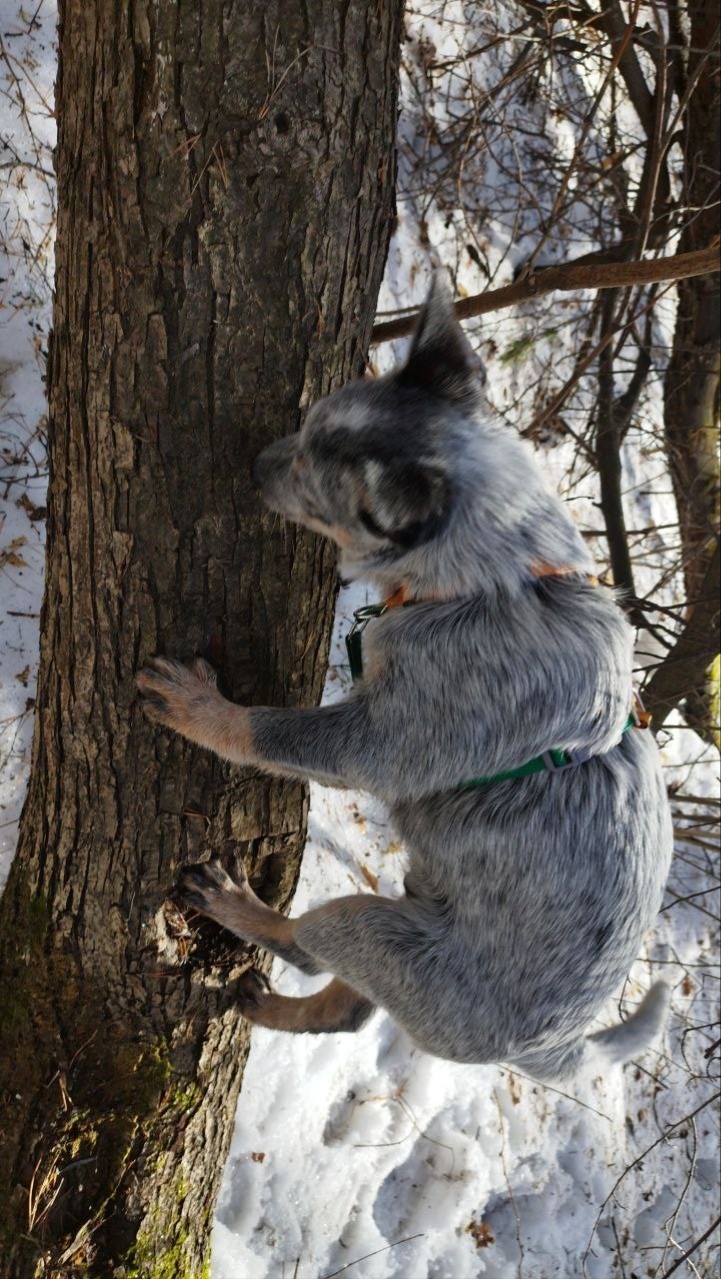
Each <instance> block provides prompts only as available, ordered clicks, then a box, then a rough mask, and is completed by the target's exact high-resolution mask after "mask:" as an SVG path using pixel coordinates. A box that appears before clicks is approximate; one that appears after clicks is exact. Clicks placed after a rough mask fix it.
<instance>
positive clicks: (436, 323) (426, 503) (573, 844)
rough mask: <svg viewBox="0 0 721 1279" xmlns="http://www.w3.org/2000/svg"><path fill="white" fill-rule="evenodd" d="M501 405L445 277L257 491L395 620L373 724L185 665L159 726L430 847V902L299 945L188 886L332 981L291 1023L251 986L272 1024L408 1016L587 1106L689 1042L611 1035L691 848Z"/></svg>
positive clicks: (164, 700) (549, 504) (366, 692)
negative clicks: (249, 689) (491, 404)
mask: <svg viewBox="0 0 721 1279" xmlns="http://www.w3.org/2000/svg"><path fill="white" fill-rule="evenodd" d="M481 386H482V383H481V379H480V377H479V372H478V367H477V363H476V359H475V357H474V355H473V352H472V350H471V348H470V346H469V344H468V343H467V341H466V338H465V337H464V334H463V332H462V330H461V328H460V326H459V324H458V323H457V321H456V319H455V316H454V312H453V302H452V294H451V292H450V289H449V286H448V282H447V280H446V279H445V278H444V276H443V275H441V274H436V276H434V279H433V282H432V286H431V289H430V293H429V296H428V298H427V301H426V303H425V305H424V307H423V309H422V312H421V314H420V317H419V319H418V323H417V327H416V330H415V335H414V337H413V339H412V344H411V347H410V353H409V355H408V358H407V359H406V361H405V363H404V364H403V365H402V366H400V367H399V368H397V369H395V370H394V371H393V372H391V373H389V374H387V375H385V376H383V377H380V378H378V379H375V380H364V381H359V382H355V383H352V384H350V385H348V386H346V387H342V388H341V389H340V390H338V391H336V392H334V393H333V394H331V395H329V396H328V397H327V398H325V399H322V400H321V401H319V402H318V403H317V404H316V405H315V406H314V407H313V408H312V409H311V410H310V412H309V413H308V415H307V418H306V421H305V423H304V425H303V428H302V430H301V431H300V432H299V433H297V434H293V435H291V436H288V437H287V438H285V439H282V440H279V441H277V442H275V443H273V444H271V445H270V446H269V447H268V448H266V449H264V450H263V452H262V453H261V454H260V456H259V457H258V458H257V460H256V462H255V464H254V478H255V480H256V483H257V485H258V486H259V489H260V493H261V497H262V499H263V500H264V502H265V503H266V505H267V506H268V507H269V508H270V509H271V510H273V511H276V512H280V513H281V514H282V515H284V516H285V517H287V518H288V519H290V520H295V521H298V522H299V523H301V524H304V525H306V526H307V527H309V528H311V529H314V530H316V531H317V532H318V533H321V534H322V535H324V536H326V537H330V538H332V539H333V540H334V541H335V542H336V543H337V544H338V546H339V547H340V551H341V572H342V575H343V576H344V577H346V578H357V577H363V578H366V579H370V581H372V582H373V583H375V585H376V586H377V588H378V590H379V593H380V595H381V597H384V598H385V599H386V607H385V609H384V610H382V611H381V610H380V609H379V610H377V612H378V613H380V614H381V615H380V616H376V617H374V618H372V620H370V621H368V624H367V626H366V628H365V632H364V634H363V639H362V644H363V653H362V660H363V675H362V678H361V679H360V680H359V681H358V683H357V684H356V686H355V687H354V689H353V691H352V693H351V695H350V696H349V697H348V699H347V700H346V701H345V702H343V703H340V704H335V705H330V706H324V707H320V708H311V709H284V708H271V707H241V706H236V705H233V704H231V703H230V702H228V701H227V700H226V699H225V698H224V697H223V696H222V695H221V693H220V692H219V691H218V688H217V687H216V680H215V675H214V672H213V671H212V669H211V667H210V666H209V665H208V664H207V662H205V661H203V660H202V659H196V660H195V661H193V662H191V663H190V665H188V666H186V665H183V664H181V663H180V662H177V661H173V660H170V659H168V658H164V657H158V658H156V659H155V660H154V661H153V663H152V664H151V666H150V667H148V668H147V669H145V670H144V671H142V672H141V674H140V675H139V678H138V684H139V688H140V691H141V693H142V695H143V699H144V706H145V710H146V712H147V714H148V715H149V716H150V718H151V719H152V720H154V721H156V722H157V723H159V724H162V725H164V726H165V727H167V728H170V729H173V730H174V731H176V732H178V733H182V734H183V736H185V737H186V738H188V739H189V740H190V741H192V742H195V743H197V744H198V745H199V746H202V747H205V748H207V749H208V750H211V751H215V752H216V753H217V754H218V755H220V756H222V757H223V758H224V759H227V760H231V761H232V762H233V763H235V764H238V765H241V766H250V767H253V768H258V769H262V770H264V771H266V772H271V773H278V774H282V775H283V776H287V777H304V778H314V779H316V780H317V781H320V782H322V783H328V784H333V785H343V786H349V787H354V788H357V789H362V790H366V791H369V792H371V793H372V794H373V795H376V796H378V797H380V799H382V800H383V801H385V803H386V804H387V805H388V807H389V809H390V814H391V818H392V821H393V823H394V825H395V827H396V828H397V830H398V832H399V834H400V836H401V837H402V839H403V841H404V843H405V846H406V849H407V854H408V872H407V875H406V877H405V893H404V895H403V896H400V897H399V898H397V899H390V898H386V897H382V896H376V895H371V894H360V895H356V896H349V897H342V898H339V899H337V900H334V901H330V902H328V903H326V904H325V905H323V906H320V907H319V908H318V909H315V910H311V911H309V912H308V913H307V914H304V915H301V916H300V917H299V918H296V919H287V918H285V917H284V916H282V915H280V914H279V913H278V912H276V911H273V910H271V909H269V908H268V907H267V906H265V905H264V904H263V902H262V901H260V899H259V898H258V897H257V896H256V894H255V893H254V892H253V891H252V889H251V887H250V885H249V883H248V880H247V877H245V875H243V874H242V872H241V873H240V875H236V878H235V879H234V878H232V877H231V876H230V875H229V874H228V873H227V871H226V870H225V869H224V868H223V867H222V866H221V864H220V862H219V861H218V860H216V859H213V860H211V861H210V862H206V863H203V864H200V865H197V866H194V867H189V868H186V870H185V871H184V873H183V874H182V875H181V878H180V881H179V882H180V891H181V893H182V894H183V897H184V899H185V900H186V901H187V902H188V903H189V904H190V905H192V906H193V907H194V908H196V909H197V910H199V911H201V912H203V913H204V914H205V915H207V916H209V917H210V918H211V919H213V920H215V921H216V922H217V923H218V924H220V925H222V926H223V927H224V928H226V929H229V930H230V931H231V932H232V933H234V934H236V935H237V936H238V937H241V938H242V939H243V940H244V941H246V942H249V943H253V944H255V945H257V946H261V947H264V948H266V949H267V950H269V951H271V952H272V953H273V954H274V955H278V956H280V957H281V958H282V959H284V960H286V961H287V962H289V963H291V964H295V965H297V966H298V967H299V968H301V969H304V970H305V971H306V972H311V973H318V972H328V973H329V974H330V975H331V976H332V980H331V981H330V983H329V984H328V985H327V986H326V987H325V989H324V990H322V991H321V992H320V993H319V994H315V995H311V996H309V997H307V998H301V999H290V998H286V997H283V996H281V995H279V994H277V993H275V992H274V991H273V990H272V989H271V987H270V986H269V984H268V983H267V981H266V979H265V978H263V977H262V976H261V975H260V974H259V973H254V972H252V971H251V973H249V974H246V976H245V978H244V979H242V1008H243V1011H244V1013H245V1015H246V1016H247V1017H248V1018H249V1019H250V1020H251V1021H252V1022H255V1023H258V1024H260V1025H264V1026H271V1027H275V1028H277V1029H281V1030H289V1031H313V1032H324V1031H339V1030H355V1029H357V1028H358V1027H359V1026H360V1025H362V1024H363V1022H364V1021H365V1020H366V1019H367V1017H368V1016H369V1015H370V1014H371V1012H372V1011H373V1010H374V1009H375V1008H376V1007H382V1008H384V1009H386V1010H387V1011H388V1012H389V1013H390V1015H391V1016H392V1017H393V1018H394V1019H395V1020H396V1021H397V1022H398V1023H399V1024H400V1025H401V1026H403V1027H404V1028H405V1030H406V1031H407V1032H408V1034H409V1035H410V1036H411V1038H412V1039H413V1040H414V1041H415V1043H416V1044H417V1045H419V1046H420V1047H421V1048H422V1049H424V1050H425V1051H427V1052H429V1053H433V1054H435V1055H437V1056H439V1057H443V1058H448V1059H451V1060H453V1061H458V1062H473V1063H481V1062H506V1063H508V1064H509V1065H511V1066H513V1067H515V1068H517V1069H519V1070H521V1071H524V1072H526V1073H528V1074H530V1075H531V1076H533V1077H535V1078H537V1079H539V1080H541V1081H550V1080H563V1079H565V1078H566V1077H568V1076H570V1075H572V1074H573V1073H574V1072H576V1071H577V1070H578V1069H579V1068H580V1067H581V1066H582V1065H583V1064H584V1063H587V1062H588V1061H589V1060H595V1058H594V1057H593V1054H596V1055H598V1056H599V1061H602V1062H608V1061H618V1062H621V1061H625V1060H628V1059H630V1058H631V1057H632V1056H634V1055H635V1054H637V1053H638V1052H639V1051H640V1050H641V1049H642V1048H643V1047H644V1046H645V1044H646V1043H647V1042H648V1041H649V1040H650V1039H651V1038H652V1037H653V1035H655V1034H656V1033H657V1032H658V1031H659V1030H660V1028H661V1026H662V1024H663V1021H664V1018H665V1014H666V1008H667V1005H668V991H667V988H666V987H665V986H664V985H663V984H662V983H659V984H657V985H655V986H654V987H652V989H651V990H650V992H649V993H648V995H647V996H646V998H645V1000H644V1001H643V1002H642V1004H641V1006H640V1008H639V1009H638V1010H637V1011H636V1012H635V1014H634V1015H633V1016H631V1017H630V1018H629V1019H628V1020H627V1021H626V1022H624V1023H623V1024H622V1025H620V1026H616V1027H613V1028H611V1029H609V1030H603V1031H600V1032H597V1033H595V1034H592V1035H587V1033H586V1032H587V1029H588V1026H589V1023H590V1022H591V1020H592V1019H593V1018H594V1017H595V1016H596V1015H597V1014H598V1012H599V1010H600V1009H601V1007H602V1005H603V1004H604V1002H605V1001H606V1000H607V999H608V997H609V996H610V995H611V994H612V993H613V992H614V991H615V990H616V988H617V987H618V986H619V984H620V983H621V982H622V980H623V979H624V977H625V976H626V974H627V972H628V969H629V967H630V965H631V963H632V962H633V960H634V959H635V958H636V956H637V954H638V951H639V947H640V945H641V941H642V938H643V936H644V933H645V932H646V930H647V929H648V928H649V926H650V925H651V924H652V922H653V919H654V916H655V914H656V912H657V910H658V909H659V906H660V903H661V896H662V891H663V886H664V883H665V880H666V876H667V872H668V868H669V862H670V858H671V851H672V833H671V821H670V814H669V806H668V801H667V797H666V791H665V786H664V782H663V778H662V773H661V767H660V763H659V758H658V752H657V748H656V745H655V742H654V740H653V738H652V736H651V734H650V733H648V732H642V731H639V729H638V728H637V727H636V726H629V725H630V723H631V721H630V718H629V717H630V708H631V706H632V697H633V695H632V632H631V628H630V625H629V623H628V621H627V620H626V617H625V615H624V613H623V612H622V610H621V608H620V607H619V604H618V602H617V600H616V598H615V596H614V593H613V591H612V590H610V589H607V588H605V587H604V586H602V585H600V584H599V583H598V582H597V581H596V580H595V578H594V577H593V565H592V563H591V562H590V559H589V555H588V553H587V550H586V547H585V544H584V542H583V539H582V538H581V536H580V533H579V531H578V530H577V528H576V527H575V525H574V523H573V521H572V519H571V518H570V516H569V514H568V510H567V508H566V507H565V506H564V504H563V502H562V501H561V499H560V498H559V497H558V496H557V495H556V494H555V493H553V492H552V491H551V489H550V488H549V487H548V486H547V484H546V482H545V480H544V478H543V476H542V474H541V471H540V469H539V467H538V465H537V463H536V461H535V459H534V456H533V454H532V452H531V450H530V448H529V446H528V445H527V444H526V443H525V442H524V441H522V440H521V439H520V438H518V437H517V436H516V435H515V434H513V433H512V432H511V431H510V430H509V429H508V428H507V427H505V426H504V425H503V424H501V423H499V422H498V421H497V420H494V419H493V418H492V417H491V416H490V415H489V414H488V412H486V411H485V410H484V400H483V398H482V391H481ZM394 604H398V607H394V606H393V605H394ZM531 767H532V769H535V771H529V770H530V768H531ZM509 773H510V774H511V775H510V776H509ZM519 773H520V774H521V775H518V774H519Z"/></svg>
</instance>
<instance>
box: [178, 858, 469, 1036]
mask: <svg viewBox="0 0 721 1279" xmlns="http://www.w3.org/2000/svg"><path fill="white" fill-rule="evenodd" d="M179 888H180V891H181V892H182V895H183V897H184V898H185V900H186V901H188V902H189V903H190V904H191V905H192V906H195V907H197V908H198V909H199V910H201V911H202V912H203V913H204V914H206V915H209V916H210V918H211V919H214V920H215V921H216V922H217V923H219V924H221V925H223V927H225V928H228V929H229V930H230V931H231V932H233V933H235V934H236V936H238V937H242V938H243V939H244V940H245V941H249V942H252V943H254V944H255V945H258V946H263V947H264V948H265V949H266V950H269V951H271V952H272V953H273V954H274V955H278V956H280V958H281V959H285V960H287V961H288V962H289V963H292V964H295V966H296V967H298V968H302V969H303V970H304V971H305V972H316V973H317V972H330V973H332V974H333V975H334V976H335V977H336V978H339V979H340V980H339V982H338V983H337V984H336V983H331V984H330V986H329V987H327V989H326V991H325V992H321V995H320V996H317V997H311V1000H310V1001H309V1002H308V1003H307V1004H304V1007H302V1008H298V1007H297V1001H295V1000H291V1001H288V1000H286V999H284V998H283V997H282V996H280V995H275V994H273V995H272V998H271V997H270V993H269V995H268V999H267V1000H265V999H261V998H260V997H259V995H258V991H257V989H256V990H255V991H250V992H249V993H250V994H253V995H255V997H256V1005H257V1015H254V1014H255V1012H256V1008H255V1007H254V1006H253V1005H252V1004H251V1002H250V1000H249V1001H248V1013H249V1016H250V1017H251V1019H253V1020H260V1013H261V1011H262V1012H263V1013H264V1015H265V1016H266V1017H268V1018H271V1017H272V1018H273V1019H274V1020H273V1022H272V1023H271V1022H270V1021H266V1022H264V1024H267V1025H269V1024H274V1025H277V1026H278V1028H279V1029H288V1030H293V1029H300V1030H302V1029H307V1028H308V1027H306V1025H305V1024H302V1025H298V1026H297V1027H296V1026H294V1025H293V1024H292V1022H293V1020H294V1018H295V1017H296V1016H298V1017H300V1019H301V1021H302V1020H303V1018H304V1017H305V1016H307V1018H308V1021H309V1023H310V1024H311V1025H312V1028H315V1029H321V1028H324V1029H328V1030H332V1029H336V1028H338V1025H339V1022H340V1023H345V1022H347V1021H350V1022H354V1021H355V1022H356V1024H359V1021H358V1020H357V1019H359V1018H362V1019H364V1017H365V1016H366V1015H367V1014H368V1012H369V1011H370V1009H371V1008H372V1007H373V1006H375V1005H382V1006H383V1007H384V1008H387V1009H388V1011H389V1012H390V1013H391V1015H392V1016H394V1017H395V1018H396V1020H398V1021H399V1022H400V1023H401V1024H402V1025H404V1026H405V1027H406V1028H407V1029H408V1030H409V1032H410V1033H411V1034H413V1035H415V1036H416V1038H417V1039H418V1042H419V1043H421V1044H426V1043H427V1044H428V1045H429V1047H430V1041H431V1038H433V1039H434V1041H435V1039H436V1037H437V1035H438V1033H439V1032H441V1033H442V1029H443V1028H442V1024H440V1023H441V1022H442V1020H443V1013H444V1010H445V1013H446V1015H447V1013H448V1008H447V1000H446V995H447V985H446V978H445V973H444V964H443V962H442V961H441V951H442V950H443V946H442V945H441V946H438V945H437V943H439V942H441V941H442V940H443V938H444V936H445V932H446V925H445V923H444V921H443V919H442V917H441V915H440V914H439V913H438V911H437V910H436V908H435V907H434V905H433V903H432V902H430V901H429V902H427V903H425V904H424V905H420V904H419V903H418V901H417V899H416V898H413V899H409V898H407V897H406V898H400V899H399V900H391V899H390V898H387V897H376V896H370V895H369V894H360V893H359V894H356V895H355V896H353V897H340V898H337V899H336V900H334V901H330V902H327V903H326V904H325V905H324V906H320V907H318V908H317V909H316V910H311V911H308V912H307V914H305V915H301V916H299V918H297V919H286V918H285V916H283V915H281V914H280V913H279V912H278V911H275V910H271V909H270V908H269V907H268V906H265V905H264V904H263V902H261V901H260V900H259V898H258V897H256V895H255V893H254V892H253V890H252V889H251V888H250V885H249V884H248V882H247V879H245V878H243V879H242V881H241V882H240V883H237V884H236V883H235V882H234V881H233V880H232V879H231V878H230V876H229V875H228V874H226V872H225V871H224V870H223V868H222V867H221V866H220V863H219V862H204V863H202V864H201V865H198V866H191V867H188V868H187V869H185V870H184V871H183V873H182V874H181V876H180V879H179ZM439 961H441V962H439ZM348 989H349V990H350V992H351V995H352V998H351V995H347V994H346V993H345V992H346V991H347V990H348ZM246 993H248V992H246ZM321 996H323V998H321ZM313 998H315V999H316V1002H315V1003H312V999H313ZM354 1001H355V1002H354ZM261 1005H262V1009H261ZM432 1008H434V1009H435V1010H436V1011H435V1014H433V1013H432V1012H431V1009H432ZM457 1011H459V1013H461V1010H457ZM430 1050H431V1051H438V1052H440V1053H441V1054H446V1053H447V1052H448V1049H447V1047H446V1046H445V1045H444V1044H441V1043H440V1042H439V1043H438V1046H437V1047H435V1048H431V1049H430ZM451 1055H452V1054H451Z"/></svg>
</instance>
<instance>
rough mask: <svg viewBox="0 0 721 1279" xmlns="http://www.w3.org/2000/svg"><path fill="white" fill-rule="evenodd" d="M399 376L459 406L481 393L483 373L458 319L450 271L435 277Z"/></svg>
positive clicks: (408, 384) (410, 383)
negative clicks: (454, 308) (455, 311)
mask: <svg viewBox="0 0 721 1279" xmlns="http://www.w3.org/2000/svg"><path fill="white" fill-rule="evenodd" d="M398 377H399V380H400V381H401V382H402V383H403V384H405V385H406V386H419V387H422V388H423V390H425V391H432V392H433V393H435V394H436V395H441V396H443V397H444V398H445V399H448V400H453V401H455V402H456V403H458V404H468V403H469V402H472V401H473V400H475V399H476V398H477V396H478V395H479V394H480V391H481V389H482V386H483V380H484V378H483V370H482V368H481V365H480V362H479V360H477V358H476V356H475V355H474V353H473V351H472V350H471V348H470V346H469V344H468V342H467V341H466V338H465V336H464V334H463V331H462V329H461V326H460V324H459V323H458V320H457V319H456V317H455V313H454V310H453V294H452V292H451V288H450V282H449V278H448V274H447V272H446V271H436V272H435V274H434V276H433V279H432V281H431V287H430V292H429V294H428V297H427V298H426V300H425V302H424V304H423V307H422V309H421V311H420V314H419V316H418V323H417V325H416V329H415V333H414V335H413V340H412V342H411V349H410V354H409V356H408V359H407V360H406V363H405V364H404V365H403V367H402V368H401V369H400V371H399V374H398Z"/></svg>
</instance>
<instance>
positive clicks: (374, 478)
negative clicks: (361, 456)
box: [360, 459, 449, 550]
mask: <svg viewBox="0 0 721 1279" xmlns="http://www.w3.org/2000/svg"><path fill="white" fill-rule="evenodd" d="M448 509H449V487H448V477H447V475H446V473H445V471H444V470H443V469H442V468H441V467H439V466H437V465H434V464H432V463H425V462H407V461H397V460H392V461H388V462H384V461H380V460H375V459H371V460H369V461H367V462H366V463H365V467H364V492H363V497H362V500H361V504H360V519H361V523H362V524H364V525H365V527H366V528H367V529H368V531H369V532H371V533H373V534H374V535H375V536H376V537H381V538H387V539H388V540H389V541H391V542H393V543H394V544H395V545H396V546H398V547H400V548H402V549H404V550H410V548H411V547H413V546H419V545H420V544H421V543H422V542H427V541H428V540H429V538H431V537H433V536H434V535H435V534H436V533H437V532H438V530H439V529H440V528H441V526H442V525H443V523H444V521H445V518H446V515H447V512H448Z"/></svg>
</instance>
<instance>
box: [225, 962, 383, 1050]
mask: <svg viewBox="0 0 721 1279" xmlns="http://www.w3.org/2000/svg"><path fill="white" fill-rule="evenodd" d="M239 990H240V1007H241V1010H242V1013H243V1016H244V1017H247V1019H248V1021H252V1022H253V1024H254V1025H256V1026H269V1027H270V1028H271V1029H272V1030H289V1031H293V1032H295V1033H299V1032H302V1031H305V1032H307V1033H310V1034H321V1033H331V1032H333V1031H341V1030H345V1031H355V1030H358V1029H359V1028H360V1027H361V1026H362V1025H363V1023H364V1022H365V1021H367V1020H368V1018H369V1017H370V1015H371V1013H372V1012H373V1004H372V1003H371V1002H370V1000H368V999H364V998H363V996H362V995H359V994H358V993H357V992H356V991H355V990H351V988H350V986H346V984H345V982H342V981H341V980H340V978H338V977H334V978H333V981H331V982H330V983H329V984H328V985H327V986H325V987H324V988H323V990H320V991H318V993H317V994H315V995H306V996H304V997H302V998H300V999H291V998H289V997H288V996H286V995H277V994H276V993H275V991H274V990H272V989H271V988H270V986H269V985H268V983H267V981H266V979H265V977H264V976H263V974H262V973H259V972H257V971H256V970H255V969H251V971H250V972H248V973H245V975H244V976H243V977H242V978H241V980H240V987H239Z"/></svg>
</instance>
